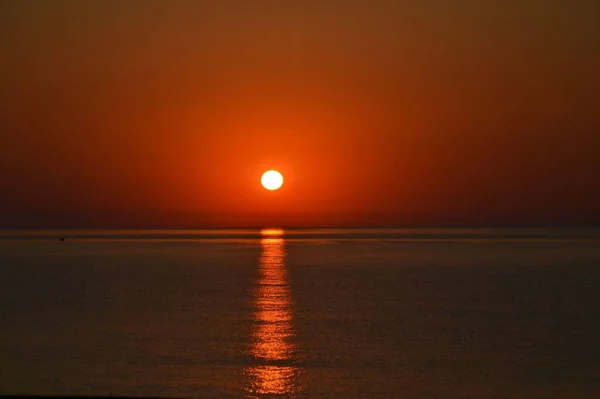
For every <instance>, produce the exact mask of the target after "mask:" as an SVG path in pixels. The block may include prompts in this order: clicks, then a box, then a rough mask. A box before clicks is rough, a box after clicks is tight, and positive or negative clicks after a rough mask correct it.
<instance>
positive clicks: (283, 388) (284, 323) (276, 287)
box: [246, 229, 300, 396]
mask: <svg viewBox="0 0 600 399" xmlns="http://www.w3.org/2000/svg"><path fill="white" fill-rule="evenodd" d="M262 235H263V237H264V238H262V239H261V240H260V246H261V254H260V262H259V268H258V278H257V283H256V287H255V292H254V301H255V302H254V303H255V312H254V314H253V322H254V324H253V331H252V336H251V339H250V342H251V345H252V346H251V349H250V354H251V366H249V367H248V369H247V370H246V374H247V375H248V379H249V384H248V388H247V392H248V394H250V395H252V394H275V395H287V396H292V394H294V393H296V392H298V391H299V390H300V386H299V385H298V381H297V378H298V373H299V368H298V366H297V365H296V364H295V361H296V358H295V352H296V350H295V345H294V316H293V301H292V297H291V292H290V290H291V288H290V282H289V278H288V272H287V270H286V265H285V247H284V240H283V231H282V230H281V229H265V230H263V231H262Z"/></svg>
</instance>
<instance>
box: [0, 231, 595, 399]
mask: <svg viewBox="0 0 600 399" xmlns="http://www.w3.org/2000/svg"><path fill="white" fill-rule="evenodd" d="M2 394H4V395H10V394H13V395H16V394H18V395H78V396H129V397H165V398H171V397H172V398H192V397H194V398H196V397H198V398H271V397H272V398H277V397H281V398H294V397H298V398H599V397H600V229H594V228H586V229H581V228H580V229H280V228H266V229H216V230H173V231H165V230H141V231H132V230H127V231H126V230H118V231H117V230H100V231H91V230H66V231H49V230H38V231H12V230H3V231H0V396H1V395H2Z"/></svg>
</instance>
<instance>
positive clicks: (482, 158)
mask: <svg viewBox="0 0 600 399" xmlns="http://www.w3.org/2000/svg"><path fill="white" fill-rule="evenodd" d="M599 38H600V3H599V2H598V1H597V0H589V1H588V0H572V1H568V0H564V1H563V0H560V1H551V0H529V1H512V0H511V1H507V0H502V1H501V0H498V1H485V0H473V1H442V0H440V1H297V2H291V1H290V2H284V1H245V0H237V1H233V0H231V1H223V0H221V1H206V2H202V1H173V0H170V1H151V0H148V1H134V0H129V1H78V0H73V1H59V0H54V1H46V0H40V1H26V0H15V1H9V0H4V1H2V2H0V145H1V147H0V227H15V226H44V227H52V226H57V227H58V226H68V225H73V226H86V225H89V226H94V227H96V226H106V227H110V226H126V225H130V226H134V225H135V226H154V227H192V226H201V225H242V226H243V225H257V226H260V225H274V224H276V225H298V224H316V225H338V224H346V225H349V224H353V225H363V224H396V225H415V224H417V225H418V224H422V225H446V224H455V225H461V224H482V225H490V224H554V223H600V155H599V152H600V39H599ZM267 168H275V169H278V170H280V171H281V172H282V173H283V174H284V176H285V178H286V181H285V184H284V187H283V189H282V190H280V191H279V192H276V193H268V192H266V191H265V190H264V189H262V188H261V186H260V184H259V179H260V174H261V172H262V171H264V170H265V169H267Z"/></svg>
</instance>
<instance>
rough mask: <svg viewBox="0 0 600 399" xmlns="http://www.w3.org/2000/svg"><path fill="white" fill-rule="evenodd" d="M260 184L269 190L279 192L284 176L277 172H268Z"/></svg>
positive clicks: (264, 174)
mask: <svg viewBox="0 0 600 399" xmlns="http://www.w3.org/2000/svg"><path fill="white" fill-rule="evenodd" d="M260 183H261V184H262V185H263V187H264V188H266V189H267V190H271V191H273V190H277V189H279V188H280V187H281V185H282V184H283V176H282V175H281V173H279V172H278V171H276V170H267V171H266V172H265V173H263V175H262V177H261V178H260Z"/></svg>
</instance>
